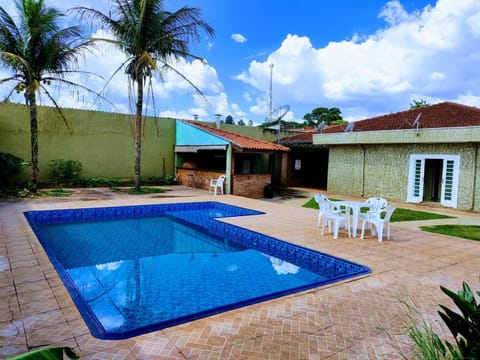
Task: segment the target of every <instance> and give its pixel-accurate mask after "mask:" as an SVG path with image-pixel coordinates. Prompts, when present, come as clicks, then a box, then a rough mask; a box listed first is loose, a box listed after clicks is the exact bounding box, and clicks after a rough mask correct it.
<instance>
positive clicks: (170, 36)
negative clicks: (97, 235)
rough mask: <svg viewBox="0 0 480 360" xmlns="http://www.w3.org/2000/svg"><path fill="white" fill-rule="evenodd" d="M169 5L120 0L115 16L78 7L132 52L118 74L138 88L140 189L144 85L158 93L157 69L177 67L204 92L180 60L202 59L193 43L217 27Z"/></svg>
mask: <svg viewBox="0 0 480 360" xmlns="http://www.w3.org/2000/svg"><path fill="white" fill-rule="evenodd" d="M164 5H165V4H164V1H163V0H114V1H112V11H111V12H110V13H109V14H104V13H102V12H100V11H98V10H95V9H92V8H88V7H77V8H74V9H73V11H75V12H77V13H78V14H79V15H80V17H81V18H86V19H90V20H92V21H93V22H94V23H97V24H99V25H101V26H102V27H104V28H106V29H108V30H110V31H111V32H112V34H113V39H97V40H103V41H105V42H108V43H112V44H114V45H116V46H117V47H118V48H119V49H120V50H122V51H123V52H124V53H125V54H126V55H127V60H126V61H125V62H124V63H123V64H122V65H121V66H120V68H118V69H117V70H116V71H115V72H114V75H115V74H117V73H118V72H119V70H120V69H121V68H123V69H124V70H125V74H126V75H127V76H128V79H129V80H130V86H131V88H135V90H136V103H135V108H136V110H135V165H134V182H135V188H137V189H139V188H140V181H141V177H140V175H141V169H140V168H141V153H142V152H141V141H142V112H143V100H144V99H143V98H144V87H145V86H146V85H148V86H149V88H150V93H151V94H152V96H153V89H152V83H151V81H152V75H153V73H154V72H157V74H158V75H159V76H160V78H161V79H163V78H164V76H165V74H166V73H167V72H168V71H173V72H175V73H176V74H178V75H179V76H180V77H181V78H183V79H184V80H185V81H186V82H187V83H189V84H190V85H191V86H192V87H193V88H194V89H195V90H197V91H198V92H199V93H200V94H202V92H201V91H200V89H199V88H198V87H197V86H196V85H195V84H193V83H192V82H191V81H190V80H189V79H188V78H187V77H186V76H184V75H183V74H182V73H181V72H179V71H178V70H177V69H176V68H175V66H174V64H175V61H178V60H180V59H184V58H193V59H200V58H199V57H198V56H196V55H194V54H192V53H191V51H190V49H189V43H190V42H196V41H199V40H200V39H201V35H200V31H204V32H205V33H206V34H207V35H209V36H213V35H214V30H213V28H212V27H211V26H210V25H209V24H207V23H206V22H205V21H203V20H202V19H201V10H200V9H199V8H194V7H188V6H184V7H182V8H180V9H179V10H177V11H174V12H170V11H166V10H165V9H164ZM135 85H136V86H135Z"/></svg>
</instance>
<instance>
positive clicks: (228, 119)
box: [225, 115, 235, 125]
mask: <svg viewBox="0 0 480 360" xmlns="http://www.w3.org/2000/svg"><path fill="white" fill-rule="evenodd" d="M225 124H230V125H234V124H235V122H234V121H233V117H232V115H227V116H226V117H225Z"/></svg>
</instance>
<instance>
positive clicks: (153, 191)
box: [128, 187, 165, 195]
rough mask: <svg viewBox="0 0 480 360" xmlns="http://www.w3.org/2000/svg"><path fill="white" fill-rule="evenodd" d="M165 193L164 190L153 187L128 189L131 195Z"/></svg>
mask: <svg viewBox="0 0 480 360" xmlns="http://www.w3.org/2000/svg"><path fill="white" fill-rule="evenodd" d="M164 192H165V190H164V189H161V188H152V187H141V188H140V189H137V188H130V189H128V194H129V195H146V194H161V193H164Z"/></svg>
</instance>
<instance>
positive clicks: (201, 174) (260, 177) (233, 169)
mask: <svg viewBox="0 0 480 360" xmlns="http://www.w3.org/2000/svg"><path fill="white" fill-rule="evenodd" d="M289 151H290V150H289V148H287V147H285V146H282V145H278V144H274V143H271V142H268V141H264V140H258V139H254V138H251V137H247V136H244V135H240V134H237V133H233V132H230V131H225V130H221V129H218V128H215V127H210V126H207V125H205V124H201V123H199V122H194V121H190V120H177V122H176V139H175V167H176V171H177V178H178V179H179V180H180V181H181V183H183V184H186V185H188V184H191V183H192V182H193V184H194V185H195V187H198V188H203V189H208V188H209V184H210V180H211V179H215V178H217V177H218V176H220V175H222V174H225V175H226V186H225V191H226V193H227V194H233V195H240V196H246V197H252V198H260V197H263V195H264V188H265V186H266V185H267V184H271V183H272V182H274V181H275V177H279V178H280V180H279V181H282V178H284V177H285V174H284V171H282V169H284V168H285V166H284V165H283V163H284V162H285V161H286V155H285V154H286V153H287V152H289Z"/></svg>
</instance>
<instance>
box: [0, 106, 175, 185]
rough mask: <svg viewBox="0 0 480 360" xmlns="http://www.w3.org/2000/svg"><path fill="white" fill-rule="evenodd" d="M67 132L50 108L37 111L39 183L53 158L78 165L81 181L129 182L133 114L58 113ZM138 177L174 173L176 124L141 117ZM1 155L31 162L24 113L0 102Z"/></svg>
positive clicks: (74, 111) (24, 111) (45, 176)
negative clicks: (118, 179)
mask: <svg viewBox="0 0 480 360" xmlns="http://www.w3.org/2000/svg"><path fill="white" fill-rule="evenodd" d="M63 112H64V114H65V116H66V118H67V122H68V125H69V128H70V130H69V129H68V128H67V126H66V125H65V122H64V121H63V120H62V118H61V117H60V116H59V115H58V113H57V112H56V111H55V109H53V108H49V107H40V108H39V113H38V117H39V142H38V146H39V168H40V180H43V181H45V180H49V178H50V163H51V160H53V159H66V160H77V161H80V162H81V163H82V166H83V171H82V176H83V177H103V178H121V179H133V174H134V170H133V168H134V138H133V116H130V115H124V114H115V113H105V112H96V111H85V110H73V109H63ZM144 120H145V121H144V128H143V140H142V146H143V148H142V176H143V177H147V176H159V177H163V176H165V175H174V174H175V166H174V155H173V148H174V142H175V120H174V119H165V118H157V119H155V118H152V117H146V118H144ZM0 152H5V153H11V154H13V155H16V156H18V157H20V158H22V159H24V160H26V161H30V159H31V157H30V120H29V115H28V109H27V108H26V107H25V106H23V105H18V104H8V103H7V104H0Z"/></svg>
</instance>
